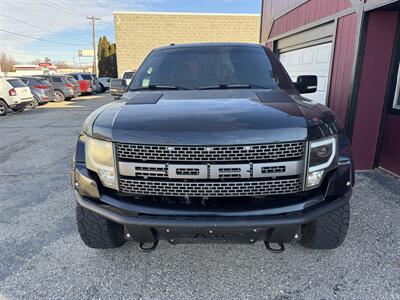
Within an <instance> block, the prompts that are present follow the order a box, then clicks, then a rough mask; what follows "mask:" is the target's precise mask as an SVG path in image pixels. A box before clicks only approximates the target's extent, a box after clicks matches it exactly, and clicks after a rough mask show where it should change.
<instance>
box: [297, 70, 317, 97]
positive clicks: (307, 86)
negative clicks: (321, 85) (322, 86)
mask: <svg viewBox="0 0 400 300" xmlns="http://www.w3.org/2000/svg"><path fill="white" fill-rule="evenodd" d="M294 86H295V87H296V89H297V90H298V91H299V93H300V94H310V93H315V92H316V91H317V87H318V78H317V76H315V75H300V76H299V77H297V81H296V82H295V83H294Z"/></svg>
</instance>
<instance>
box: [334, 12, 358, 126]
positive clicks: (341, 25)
mask: <svg viewBox="0 0 400 300" xmlns="http://www.w3.org/2000/svg"><path fill="white" fill-rule="evenodd" d="M357 18H358V17H357V14H355V13H353V14H351V15H347V16H345V17H342V18H340V19H339V20H338V25H337V30H336V41H335V52H334V57H333V64H332V73H331V81H330V90H329V103H328V106H329V107H330V108H331V109H332V110H333V111H334V112H335V113H336V114H337V116H338V118H339V119H340V121H341V122H342V124H343V125H345V123H346V117H347V108H348V103H349V100H350V95H351V89H352V86H351V80H352V78H351V77H352V71H353V66H354V59H355V53H354V51H355V47H356V35H357Z"/></svg>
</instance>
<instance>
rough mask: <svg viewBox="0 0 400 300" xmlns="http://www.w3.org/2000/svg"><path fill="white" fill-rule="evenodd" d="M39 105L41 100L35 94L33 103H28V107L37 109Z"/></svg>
mask: <svg viewBox="0 0 400 300" xmlns="http://www.w3.org/2000/svg"><path fill="white" fill-rule="evenodd" d="M38 106H39V101H38V100H37V98H36V97H35V96H33V101H32V102H31V103H29V105H27V106H26V108H29V109H35V108H36V107H38Z"/></svg>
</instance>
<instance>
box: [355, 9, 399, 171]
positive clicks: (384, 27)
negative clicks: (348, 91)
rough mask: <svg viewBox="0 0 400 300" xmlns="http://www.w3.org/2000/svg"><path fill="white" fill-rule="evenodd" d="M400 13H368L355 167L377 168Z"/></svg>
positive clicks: (363, 168) (356, 130)
mask: <svg viewBox="0 0 400 300" xmlns="http://www.w3.org/2000/svg"><path fill="white" fill-rule="evenodd" d="M397 18H398V12H391V11H377V12H372V13H370V14H369V17H368V28H367V34H366V40H365V46H364V47H365V50H364V58H363V63H362V69H361V78H360V87H359V92H358V99H357V109H356V118H355V124H354V131H353V140H352V144H353V154H354V160H355V167H356V169H359V170H366V169H372V168H373V167H374V160H375V152H376V144H377V140H378V135H379V127H380V123H381V117H382V109H383V105H384V100H385V94H386V88H387V82H388V76H389V69H390V63H391V58H392V51H393V44H394V40H395V32H396V25H397Z"/></svg>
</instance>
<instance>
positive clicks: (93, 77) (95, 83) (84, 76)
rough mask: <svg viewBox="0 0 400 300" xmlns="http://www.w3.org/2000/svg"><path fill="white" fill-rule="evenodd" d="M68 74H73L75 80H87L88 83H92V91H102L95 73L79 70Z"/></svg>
mask: <svg viewBox="0 0 400 300" xmlns="http://www.w3.org/2000/svg"><path fill="white" fill-rule="evenodd" d="M68 75H71V76H73V77H74V78H75V80H89V81H90V84H91V85H92V91H93V92H94V93H101V92H102V91H101V85H100V82H99V80H98V79H97V76H96V75H95V74H92V73H84V72H79V73H69V74H68Z"/></svg>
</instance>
